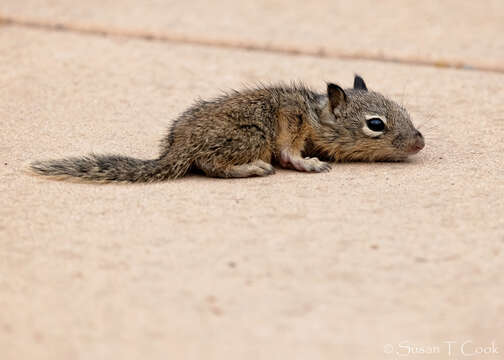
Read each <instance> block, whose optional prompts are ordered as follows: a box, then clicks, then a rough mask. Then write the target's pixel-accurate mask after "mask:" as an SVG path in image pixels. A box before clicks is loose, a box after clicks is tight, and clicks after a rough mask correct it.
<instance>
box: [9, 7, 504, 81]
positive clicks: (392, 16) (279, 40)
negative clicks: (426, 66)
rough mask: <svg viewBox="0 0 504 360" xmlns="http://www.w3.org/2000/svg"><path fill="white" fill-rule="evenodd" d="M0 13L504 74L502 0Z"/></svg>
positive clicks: (14, 9) (29, 9)
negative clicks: (449, 65) (464, 67)
mask: <svg viewBox="0 0 504 360" xmlns="http://www.w3.org/2000/svg"><path fill="white" fill-rule="evenodd" d="M0 16H4V17H7V18H13V19H19V20H34V21H35V22H37V21H41V22H42V23H50V24H63V25H70V26H72V27H77V28H84V29H103V30H105V31H107V30H113V31H119V32H121V31H123V32H127V33H131V32H134V33H135V32H136V33H140V34H151V35H159V36H167V37H169V38H174V39H187V40H190V41H196V42H206V43H220V44H236V45H241V46H247V45H249V46H253V47H260V48H262V47H266V48H273V49H280V50H282V49H283V50H287V51H302V52H303V51H304V52H310V53H313V52H315V53H321V54H325V55H329V56H331V55H340V56H361V57H363V56H366V57H372V58H381V57H384V58H387V59H398V60H402V61H413V62H417V61H420V62H424V61H427V62H429V61H430V62H434V63H436V64H438V65H442V66H444V65H447V64H455V65H459V66H464V65H465V66H472V67H482V68H489V69H498V70H500V71H501V72H504V65H503V64H504V37H503V36H501V34H503V33H504V7H503V3H502V1H501V0H480V1H472V0H443V1H438V0H425V1H417V0H383V1H378V2H377V1H375V0H315V1H295V2H293V1H289V0H258V1H235V0H218V1H211V2H209V1H207V0H192V1H173V0H172V1H164V0H162V1H161V0H150V1H136V0H121V1H118V0H87V1H83V2H81V3H79V4H78V5H77V4H76V2H75V1H73V0H23V1H11V0H9V1H2V2H1V3H0Z"/></svg>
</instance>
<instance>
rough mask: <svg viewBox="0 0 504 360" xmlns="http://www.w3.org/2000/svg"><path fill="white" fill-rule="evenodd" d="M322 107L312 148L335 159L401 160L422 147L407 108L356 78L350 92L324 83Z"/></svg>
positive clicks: (358, 77)
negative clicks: (325, 88) (324, 95)
mask: <svg viewBox="0 0 504 360" xmlns="http://www.w3.org/2000/svg"><path fill="white" fill-rule="evenodd" d="M322 107H323V109H322V114H321V116H320V127H319V132H318V134H317V136H316V139H315V145H316V147H317V148H319V149H320V150H321V151H323V152H326V153H328V154H329V155H330V156H332V157H334V159H335V160H341V161H344V160H361V161H402V160H405V159H406V158H407V157H408V156H410V155H413V154H416V153H417V152H419V151H420V150H422V148H423V147H424V145H425V143H424V138H423V136H422V134H421V133H420V132H419V131H418V130H417V129H416V128H415V127H414V126H413V123H412V122H411V119H410V116H409V114H408V112H407V111H406V109H405V108H404V107H402V106H401V105H399V104H397V103H396V102H394V101H392V100H390V99H388V98H386V97H385V96H383V95H381V94H379V93H377V92H374V91H369V90H368V88H367V86H366V83H365V82H364V80H363V79H362V78H361V77H360V76H358V75H355V79H354V87H353V88H352V89H345V90H343V89H342V88H341V87H339V86H338V85H335V84H332V83H329V84H327V97H324V100H323V103H322Z"/></svg>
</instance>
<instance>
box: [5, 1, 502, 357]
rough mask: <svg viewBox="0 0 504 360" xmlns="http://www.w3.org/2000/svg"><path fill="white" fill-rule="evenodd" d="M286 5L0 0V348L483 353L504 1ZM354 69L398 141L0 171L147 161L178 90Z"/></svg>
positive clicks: (492, 287) (497, 304)
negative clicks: (130, 174) (391, 154)
mask: <svg viewBox="0 0 504 360" xmlns="http://www.w3.org/2000/svg"><path fill="white" fill-rule="evenodd" d="M289 4H290V5H288V4H287V3H282V2H279V1H270V2H267V1H260V2H254V3H253V4H248V5H239V4H238V3H235V2H231V1H229V2H228V1H221V2H218V3H216V4H213V5H212V6H211V7H210V6H209V5H208V3H207V2H200V1H195V2H190V3H189V2H185V3H179V2H161V1H159V2H154V1H152V2H133V1H131V2H124V1H122V2H120V1H112V0H110V1H100V2H95V1H88V2H85V4H80V5H79V4H77V3H75V2H69V1H66V2H65V1H61V0H60V1H11V0H5V1H3V2H2V3H1V4H0V19H2V20H3V21H2V20H0V119H1V124H2V131H1V133H0V153H1V154H2V159H1V160H2V161H1V163H0V200H1V203H2V207H1V208H0V309H1V311H0V358H1V359H8V360H10V359H16V360H17V359H52V360H54V359H56V360H59V359H111V358H118V359H138V358H143V359H167V358H170V359H171V358H173V359H228V358H229V359H277V358H278V359H340V358H349V359H395V358H397V357H399V355H404V356H405V357H406V358H410V359H447V358H459V359H460V358H465V357H467V355H468V354H469V353H472V352H475V351H477V350H478V347H491V346H492V343H493V344H494V346H496V347H497V349H496V351H497V352H498V353H497V354H495V353H494V354H487V355H475V356H472V357H470V358H471V359H500V358H501V357H502V354H503V353H504V335H503V334H504V320H503V319H504V301H503V300H502V299H503V295H504V290H503V289H504V279H503V278H502V273H503V270H504V200H503V199H504V142H503V141H502V139H503V138H504V115H503V103H504V73H503V71H504V68H502V70H503V71H501V67H502V64H503V63H504V43H503V38H502V36H500V34H501V33H502V31H503V30H504V29H503V23H504V22H503V21H501V20H502V18H503V16H504V4H502V2H499V1H482V2H468V1H467V2H466V1H462V2H454V1H444V2H442V4H441V2H439V3H438V2H421V3H420V2H413V1H404V2H403V1H401V2H400V1H387V2H383V4H382V5H381V6H379V7H377V8H376V9H375V8H372V5H373V4H374V2H368V1H357V2H344V3H343V2H337V1H336V2H327V3H326V2H314V3H311V2H310V4H311V5H301V4H299V5H293V3H289ZM350 4H353V5H350ZM456 4H459V5H456ZM370 9H371V10H370ZM356 19H358V20H356ZM55 24H59V25H58V26H57V27H55V26H54V25H55ZM247 47H248V48H249V50H246V49H245V48H247ZM317 52H318V53H319V55H318V56H317V55H314V54H315V53H317ZM293 53H298V54H297V55H294V54H293ZM380 57H382V58H383V60H384V61H376V60H377V59H379V58H380ZM370 58H372V59H375V60H373V61H369V59H370ZM366 59H367V60H366ZM390 59H394V62H390V61H388V60H390ZM419 63H423V64H424V65H420V64H419ZM450 64H452V65H455V66H456V67H460V66H463V67H466V68H467V67H471V68H472V70H467V69H465V70H464V69H460V68H449V67H447V66H448V65H450ZM478 69H479V70H478ZM487 70H494V71H487ZM354 73H359V74H361V75H362V76H363V77H364V78H365V80H366V82H367V84H368V86H369V87H370V88H372V89H374V90H377V91H380V92H383V93H385V94H387V95H388V96H390V97H392V98H394V99H396V100H397V101H400V102H402V103H403V104H404V105H405V106H406V107H407V108H408V109H409V111H410V113H411V115H412V118H413V121H414V123H415V124H416V125H418V126H419V127H420V130H421V131H422V132H423V133H424V135H425V137H426V148H425V149H424V150H423V151H422V152H421V153H420V154H419V155H417V156H416V157H414V158H412V159H411V160H410V161H408V162H406V163H393V164H391V163H379V164H360V163H359V164H337V165H334V166H333V170H332V171H331V172H329V173H323V174H302V173H297V172H293V171H286V170H279V171H278V172H277V174H276V175H274V176H270V177H267V178H251V179H239V180H222V179H210V178H206V177H201V176H196V175H194V176H189V177H187V178H183V179H180V180H177V181H172V182H166V183H161V184H152V185H90V184H78V183H66V182H55V181H49V180H45V179H40V178H36V177H32V176H28V175H27V174H25V173H24V172H23V168H24V166H25V165H26V163H27V162H29V161H30V160H34V159H44V158H55V157H61V156H67V155H80V154H85V153H88V152H97V153H101V152H115V153H122V154H128V155H132V156H137V157H143V158H148V157H153V156H155V155H156V153H157V145H158V142H159V140H160V138H161V137H162V136H163V134H164V133H165V131H166V128H167V126H168V125H169V124H170V122H171V121H172V120H173V119H174V118H175V117H176V116H177V114H179V113H180V112H181V111H183V110H184V109H185V108H186V107H187V106H188V105H190V104H191V103H192V102H193V101H194V99H196V98H198V97H202V98H211V97H213V96H216V95H219V93H220V92H221V90H226V89H229V88H240V87H243V86H244V85H247V84H254V83H256V82H259V81H262V82H275V81H289V80H302V81H304V82H306V83H307V84H309V85H310V86H312V87H313V88H315V89H319V90H321V91H322V90H323V89H324V86H325V81H329V80H330V81H333V82H337V83H339V84H341V85H342V86H346V87H348V86H350V85H351V83H352V78H353V74H354ZM448 341H454V342H455V343H454V344H453V345H452V348H451V350H452V356H450V355H449V354H448V345H447V343H446V342H448ZM468 341H469V343H467V342H468ZM464 342H466V345H464V347H463V348H462V344H463V343H464ZM413 346H415V347H413ZM429 347H431V348H434V350H436V347H438V348H439V351H437V352H436V351H434V352H435V353H434V354H429V355H425V354H413V353H412V352H414V351H412V350H411V349H414V348H416V349H419V348H423V349H424V350H425V349H428V348H429ZM408 349H410V353H408ZM462 350H464V353H463V352H462ZM389 352H391V354H389Z"/></svg>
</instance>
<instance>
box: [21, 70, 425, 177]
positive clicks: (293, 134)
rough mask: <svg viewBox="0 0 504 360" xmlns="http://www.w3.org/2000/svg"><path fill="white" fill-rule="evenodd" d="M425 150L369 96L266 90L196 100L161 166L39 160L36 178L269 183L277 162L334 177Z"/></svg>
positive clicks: (116, 160) (364, 92)
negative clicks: (191, 176)
mask: <svg viewBox="0 0 504 360" xmlns="http://www.w3.org/2000/svg"><path fill="white" fill-rule="evenodd" d="M423 147H424V139H423V136H422V134H421V133H420V132H419V131H418V130H417V129H416V128H415V127H414V126H413V124H412V122H411V120H410V116H409V114H408V112H407V111H406V109H404V108H403V107H402V106H401V105H399V104H397V103H395V102H393V101H392V100H389V99H387V98H386V97H384V96H383V95H381V94H379V93H377V92H373V91H368V89H367V86H366V84H365V82H364V80H363V79H362V78H361V77H360V76H358V75H355V79H354V87H353V89H345V90H343V89H342V88H341V87H339V86H338V85H335V84H332V83H328V84H327V93H326V94H318V93H316V92H314V91H312V90H310V89H309V88H307V87H306V86H304V85H303V84H300V83H299V84H292V85H290V86H286V85H280V86H261V87H258V88H255V89H246V90H243V91H232V92H230V93H228V94H225V95H223V96H221V97H218V98H216V99H214V100H211V101H203V100H200V101H197V102H196V103H195V104H194V105H193V106H191V107H190V108H189V109H187V110H186V111H185V112H184V113H182V115H180V116H179V117H178V119H176V120H175V121H174V123H173V125H171V128H170V130H169V132H168V134H167V135H166V136H165V137H164V138H163V139H162V142H161V152H160V155H159V157H158V158H157V159H153V160H140V159H135V158H131V157H126V156H121V155H95V154H91V155H88V156H85V157H76V158H66V159H61V160H49V161H37V162H33V163H31V165H30V168H31V171H32V172H34V173H36V174H39V175H49V176H53V177H56V178H80V179H83V180H88V181H100V182H116V181H121V182H154V181H162V180H167V179H175V178H179V177H181V176H184V175H185V174H186V173H187V172H188V171H189V170H190V169H192V168H197V169H200V170H202V171H203V172H204V173H205V174H206V175H208V176H213V177H223V178H240V177H248V176H266V175H270V174H273V173H274V172H275V170H274V168H273V166H272V163H278V164H279V165H280V166H281V167H283V168H291V169H295V170H298V171H308V172H322V171H329V170H330V169H331V166H330V165H329V163H327V162H325V161H321V159H322V160H327V161H401V160H404V159H406V158H407V157H408V156H409V155H412V154H415V153H417V152H419V151H420V150H421V149H422V148H423Z"/></svg>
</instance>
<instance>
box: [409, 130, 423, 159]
mask: <svg viewBox="0 0 504 360" xmlns="http://www.w3.org/2000/svg"><path fill="white" fill-rule="evenodd" d="M415 135H416V136H415V140H414V142H413V143H412V144H411V145H410V146H409V148H408V153H410V154H416V153H417V152H419V151H420V150H422V149H423V148H424V147H425V140H424V138H423V135H422V133H421V132H420V131H417V132H416V134H415Z"/></svg>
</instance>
